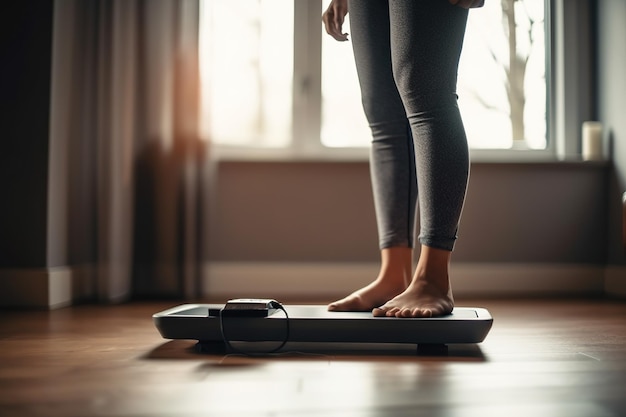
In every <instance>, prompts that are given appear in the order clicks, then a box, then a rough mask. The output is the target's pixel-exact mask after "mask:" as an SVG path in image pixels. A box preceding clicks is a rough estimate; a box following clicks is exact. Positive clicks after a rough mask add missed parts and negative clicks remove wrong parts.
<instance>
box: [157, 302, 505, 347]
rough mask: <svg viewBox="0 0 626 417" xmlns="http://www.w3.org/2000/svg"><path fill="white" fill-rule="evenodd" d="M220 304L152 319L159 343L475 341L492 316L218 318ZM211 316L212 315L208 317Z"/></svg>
mask: <svg viewBox="0 0 626 417" xmlns="http://www.w3.org/2000/svg"><path fill="white" fill-rule="evenodd" d="M222 307H224V305H223V304H183V305H179V306H177V307H173V308H170V309H168V310H165V311H161V312H159V313H156V314H154V315H153V316H152V318H153V321H154V324H155V326H156V328H157V329H158V331H159V333H160V334H161V336H162V337H163V338H164V339H189V340H197V341H198V342H200V343H207V344H211V343H215V342H224V337H227V339H228V340H229V341H239V342H268V341H277V342H280V341H284V340H285V339H286V340H287V341H288V342H306V343H309V342H328V343H334V342H339V343H411V344H418V345H420V344H428V345H438V344H453V343H480V342H482V341H483V340H484V339H485V337H486V336H487V334H488V333H489V330H490V329H491V326H492V323H493V318H492V317H491V315H490V314H489V312H488V311H487V310H486V309H484V308H477V307H456V308H455V309H454V311H453V312H452V314H450V315H447V316H442V317H431V318H395V317H374V316H372V313H370V312H330V311H328V310H327V307H326V306H322V305H284V306H283V307H284V308H285V310H286V311H287V313H288V317H289V318H288V320H289V323H286V320H287V318H286V315H285V314H284V312H282V311H278V312H276V313H275V314H272V315H270V316H267V317H222V318H221V319H220V317H219V314H216V313H215V312H216V311H218V312H219V310H220V309H221V308H222ZM210 314H211V315H210Z"/></svg>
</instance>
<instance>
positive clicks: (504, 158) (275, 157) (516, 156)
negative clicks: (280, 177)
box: [211, 146, 609, 167]
mask: <svg viewBox="0 0 626 417" xmlns="http://www.w3.org/2000/svg"><path fill="white" fill-rule="evenodd" d="M470 155H471V163H472V164H481V165H483V164H484V165H498V164H502V165H517V164H521V165H533V164H541V165H546V164H554V165H559V166H567V165H571V166H588V167H607V166H609V161H608V160H602V161H583V160H582V158H581V157H580V156H576V155H572V156H570V157H567V158H564V159H559V158H557V157H556V156H555V155H554V154H553V153H552V152H550V151H514V150H485V149H473V150H470ZM211 157H212V159H213V160H214V161H216V162H338V163H341V162H367V161H369V149H368V148H336V149H329V148H317V149H293V148H291V149H286V148H285V149H269V148H239V147H225V146H214V147H213V149H212V151H211Z"/></svg>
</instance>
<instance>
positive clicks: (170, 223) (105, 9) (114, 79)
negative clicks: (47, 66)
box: [49, 0, 208, 302]
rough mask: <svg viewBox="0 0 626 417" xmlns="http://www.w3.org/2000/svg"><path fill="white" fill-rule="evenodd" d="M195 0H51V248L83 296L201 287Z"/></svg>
mask: <svg viewBox="0 0 626 417" xmlns="http://www.w3.org/2000/svg"><path fill="white" fill-rule="evenodd" d="M198 15H199V3H198V0H144V1H141V0H59V1H57V2H55V20H54V44H53V71H52V105H51V108H52V114H51V140H50V145H51V153H50V154H51V159H50V173H51V175H50V193H51V197H50V208H49V222H50V227H49V231H50V232H49V240H50V241H49V244H50V245H52V247H54V252H55V255H54V258H55V259H56V260H57V262H65V263H66V264H67V265H70V266H74V267H75V270H76V271H81V273H78V274H77V276H79V277H78V279H76V280H75V287H78V288H75V293H78V294H80V295H82V297H85V298H95V299H97V300H101V301H109V302H116V301H122V300H127V299H129V298H133V297H170V298H185V299H192V298H194V297H197V296H198V295H199V292H200V287H199V276H200V262H201V258H202V235H203V231H202V224H203V221H202V218H201V215H202V213H204V210H203V199H204V197H203V195H204V194H203V190H204V189H206V187H205V181H206V180H205V173H206V172H207V170H205V165H206V163H207V160H208V159H207V155H206V154H207V146H206V143H205V142H204V141H203V140H202V138H200V136H199V129H198V99H199V98H198V91H199V73H198Z"/></svg>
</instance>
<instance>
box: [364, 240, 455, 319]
mask: <svg viewBox="0 0 626 417" xmlns="http://www.w3.org/2000/svg"><path fill="white" fill-rule="evenodd" d="M449 263H450V252H449V251H445V250H442V249H435V248H430V247H427V246H422V251H421V253H420V259H419V261H418V263H417V269H416V271H415V275H414V276H413V280H412V281H411V283H410V284H409V286H408V287H407V289H406V290H404V291H403V292H402V293H401V294H398V295H397V296H395V297H394V298H392V299H390V300H389V301H387V302H386V303H385V304H383V305H382V306H380V307H378V308H373V309H372V315H374V316H376V317H435V316H444V315H446V314H450V313H451V312H452V309H453V308H454V299H453V297H452V290H451V287H450V279H449V276H448V265H449Z"/></svg>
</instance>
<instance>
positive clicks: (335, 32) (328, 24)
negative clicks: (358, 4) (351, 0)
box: [322, 0, 348, 42]
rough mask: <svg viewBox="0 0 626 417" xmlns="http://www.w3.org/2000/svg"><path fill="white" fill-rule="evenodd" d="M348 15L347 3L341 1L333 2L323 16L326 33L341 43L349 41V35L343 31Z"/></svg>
mask: <svg viewBox="0 0 626 417" xmlns="http://www.w3.org/2000/svg"><path fill="white" fill-rule="evenodd" d="M346 14H348V6H347V3H346V1H344V0H339V1H333V2H331V4H330V5H329V6H328V9H326V11H325V12H324V14H323V15H322V21H323V22H324V27H325V29H326V33H328V34H329V35H330V36H332V37H333V38H335V39H336V40H338V41H340V42H343V41H347V40H348V34H347V33H343V32H342V31H341V28H342V26H343V23H344V20H345V17H346Z"/></svg>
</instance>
